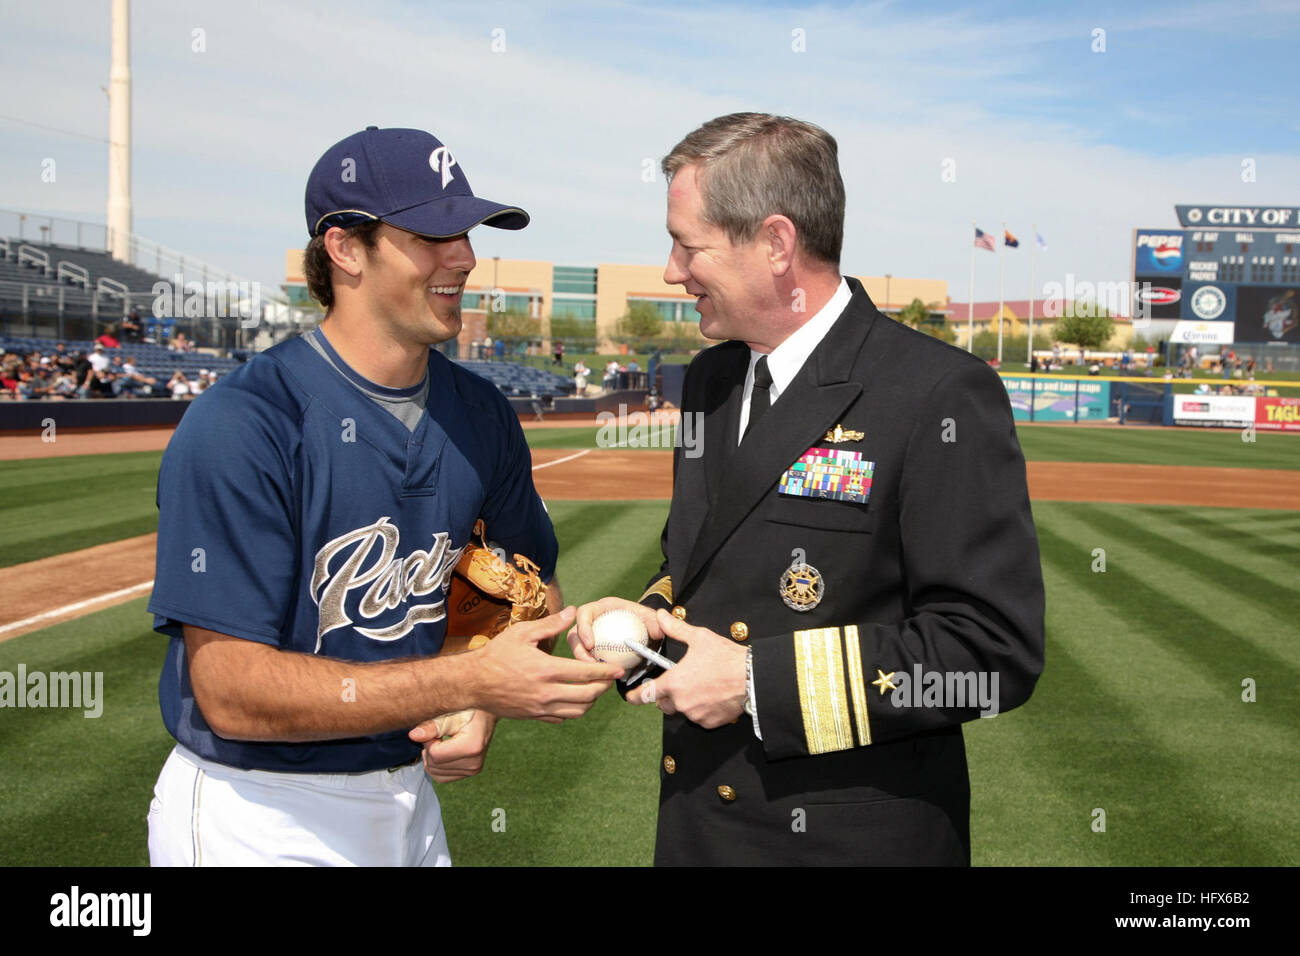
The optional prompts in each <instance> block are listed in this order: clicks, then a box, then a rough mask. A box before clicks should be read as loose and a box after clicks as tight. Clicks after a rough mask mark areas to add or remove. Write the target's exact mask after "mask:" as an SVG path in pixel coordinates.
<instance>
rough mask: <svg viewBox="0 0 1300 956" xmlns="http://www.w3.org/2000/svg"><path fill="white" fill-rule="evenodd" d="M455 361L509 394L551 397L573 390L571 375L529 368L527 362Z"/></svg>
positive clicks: (567, 393)
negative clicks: (523, 363) (567, 376)
mask: <svg viewBox="0 0 1300 956" xmlns="http://www.w3.org/2000/svg"><path fill="white" fill-rule="evenodd" d="M456 364H457V365H459V366H461V367H462V368H464V369H468V370H469V371H471V372H473V373H474V374H476V375H481V376H483V377H484V378H485V379H487V380H488V381H489V382H491V383H492V384H493V385H495V386H496V387H497V388H499V389H501V391H502V392H504V393H505V394H506V395H509V396H523V397H532V396H536V397H538V398H554V397H556V396H557V395H571V394H573V392H574V391H575V390H576V389H575V387H574V384H573V379H572V378H566V377H564V376H563V375H556V374H555V373H554V372H548V371H546V370H544V369H540V368H533V367H532V366H531V365H515V364H514V363H512V362H480V361H474V360H469V359H463V360H461V359H458V360H457V361H456Z"/></svg>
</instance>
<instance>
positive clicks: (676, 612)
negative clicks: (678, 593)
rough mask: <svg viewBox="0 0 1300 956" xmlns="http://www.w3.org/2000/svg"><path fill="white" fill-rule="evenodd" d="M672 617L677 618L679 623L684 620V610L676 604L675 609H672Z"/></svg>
mask: <svg viewBox="0 0 1300 956" xmlns="http://www.w3.org/2000/svg"><path fill="white" fill-rule="evenodd" d="M673 617H675V618H677V620H679V621H684V620H686V608H684V607H682V606H681V605H680V604H678V605H677V606H676V607H675V608H673Z"/></svg>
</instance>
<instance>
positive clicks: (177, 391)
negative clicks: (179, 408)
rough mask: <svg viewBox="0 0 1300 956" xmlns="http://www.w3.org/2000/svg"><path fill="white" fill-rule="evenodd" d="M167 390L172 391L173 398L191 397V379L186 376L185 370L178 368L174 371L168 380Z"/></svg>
mask: <svg viewBox="0 0 1300 956" xmlns="http://www.w3.org/2000/svg"><path fill="white" fill-rule="evenodd" d="M167 390H168V391H169V392H171V393H172V398H189V397H190V394H191V392H190V380H189V379H187V378H186V377H185V373H184V372H182V371H181V370H180V369H177V370H176V371H174V372H172V377H171V379H170V380H169V381H168V382H167Z"/></svg>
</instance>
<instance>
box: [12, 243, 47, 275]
mask: <svg viewBox="0 0 1300 956" xmlns="http://www.w3.org/2000/svg"><path fill="white" fill-rule="evenodd" d="M24 263H31V264H32V265H34V266H40V267H41V273H42V274H43V275H49V274H50V254H49V253H48V252H46V251H45V250H44V249H37V248H35V247H33V246H29V245H26V244H24V245H21V246H19V247H18V264H19V265H23V264H24Z"/></svg>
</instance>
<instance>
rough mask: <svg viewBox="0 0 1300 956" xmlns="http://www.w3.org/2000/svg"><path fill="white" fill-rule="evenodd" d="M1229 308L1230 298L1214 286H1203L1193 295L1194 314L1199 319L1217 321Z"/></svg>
mask: <svg viewBox="0 0 1300 956" xmlns="http://www.w3.org/2000/svg"><path fill="white" fill-rule="evenodd" d="M1227 307H1228V297H1227V296H1225V295H1224V294H1223V290H1222V289H1220V288H1219V287H1218V286H1214V285H1203V286H1201V287H1200V288H1199V289H1197V290H1196V291H1195V292H1193V293H1192V312H1194V313H1195V314H1196V317H1197V318H1198V319H1205V320H1206V321H1209V320H1211V319H1217V318H1218V317H1219V316H1221V315H1223V310H1224V309H1226V308H1227Z"/></svg>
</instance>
